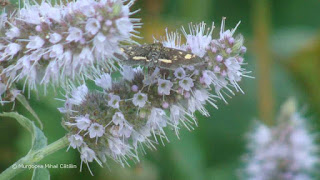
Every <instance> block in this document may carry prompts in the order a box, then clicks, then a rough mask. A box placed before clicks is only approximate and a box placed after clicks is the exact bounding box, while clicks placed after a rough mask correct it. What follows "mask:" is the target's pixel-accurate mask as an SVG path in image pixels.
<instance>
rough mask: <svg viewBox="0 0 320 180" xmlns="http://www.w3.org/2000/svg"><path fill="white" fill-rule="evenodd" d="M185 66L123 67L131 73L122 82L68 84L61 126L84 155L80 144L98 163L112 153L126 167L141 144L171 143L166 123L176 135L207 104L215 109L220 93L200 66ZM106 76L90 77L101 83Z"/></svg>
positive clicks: (188, 127)
mask: <svg viewBox="0 0 320 180" xmlns="http://www.w3.org/2000/svg"><path fill="white" fill-rule="evenodd" d="M181 68H182V67H181ZM181 68H180V69H179V70H178V71H175V70H165V69H159V68H155V69H153V68H149V70H148V73H147V74H144V72H145V70H142V69H141V67H137V68H132V67H127V68H123V71H130V73H132V72H133V76H132V77H131V78H128V77H127V76H126V74H128V73H125V72H123V73H122V74H124V76H123V77H122V78H121V79H120V80H118V81H113V82H112V86H108V87H111V88H103V90H102V91H89V90H88V89H87V88H86V86H85V85H81V86H79V87H74V86H70V87H71V89H70V90H69V93H67V96H66V100H65V106H64V107H62V108H59V110H60V111H61V112H62V113H64V114H65V117H64V122H63V124H64V126H65V128H66V129H67V130H68V131H69V132H70V133H69V141H70V147H72V148H76V149H78V150H79V152H80V153H82V148H86V149H87V148H90V149H91V150H92V151H93V152H94V155H95V157H96V158H97V160H98V161H101V162H103V163H106V162H107V158H106V157H108V158H111V159H113V160H115V161H116V162H118V163H120V164H121V165H122V166H124V165H127V164H128V163H127V160H129V159H130V160H134V161H139V158H138V152H140V151H142V152H144V150H143V146H146V147H148V148H152V149H154V148H155V144H158V143H162V144H164V143H165V141H169V139H168V137H167V136H166V133H165V128H166V127H171V129H173V130H175V132H176V134H177V136H178V135H179V130H180V129H181V127H180V126H181V125H182V126H185V127H186V128H187V129H188V130H192V129H193V126H194V125H197V121H196V118H195V116H194V113H195V111H197V110H199V111H200V113H202V114H203V115H205V116H209V113H208V111H207V110H206V108H205V104H206V103H207V102H208V103H209V104H210V105H212V106H214V107H216V105H215V104H214V103H215V100H216V99H217V98H218V97H217V96H215V95H213V94H210V93H209V91H208V90H209V89H208V88H207V86H206V85H204V84H203V83H201V82H200V77H201V74H200V73H199V72H198V71H199V70H195V69H194V68H191V67H188V68H182V69H181ZM130 73H129V74H130ZM177 74H179V76H178V77H179V78H181V77H183V78H182V79H179V78H177V77H176V76H177ZM105 76H106V75H105V74H103V75H101V76H100V77H98V76H97V77H96V80H95V79H92V80H93V81H95V82H97V80H101V79H102V77H105ZM150 78H151V79H152V80H150ZM146 79H148V80H146ZM184 80H186V83H185V84H183V85H181V83H180V81H184ZM97 85H98V86H99V84H97ZM132 87H134V88H132ZM102 127H103V128H102ZM75 135H78V136H75ZM79 136H80V137H79ZM91 154H93V153H91ZM91 160H93V159H92V158H91V159H90V158H89V159H88V160H87V161H83V162H91Z"/></svg>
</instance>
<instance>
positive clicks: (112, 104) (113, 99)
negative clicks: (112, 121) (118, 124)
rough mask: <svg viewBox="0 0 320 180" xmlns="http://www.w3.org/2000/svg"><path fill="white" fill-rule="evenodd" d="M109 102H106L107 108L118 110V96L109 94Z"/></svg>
mask: <svg viewBox="0 0 320 180" xmlns="http://www.w3.org/2000/svg"><path fill="white" fill-rule="evenodd" d="M109 98H110V100H109V101H108V106H110V107H113V108H115V109H118V108H119V102H120V96H118V95H114V94H109Z"/></svg>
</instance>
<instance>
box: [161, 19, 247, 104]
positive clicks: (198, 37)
mask: <svg viewBox="0 0 320 180" xmlns="http://www.w3.org/2000/svg"><path fill="white" fill-rule="evenodd" d="M239 24H240V22H239V23H238V24H237V25H236V27H235V28H233V29H232V30H225V18H223V19H222V23H221V28H220V34H219V37H217V38H215V37H213V35H212V34H213V30H214V28H215V26H214V23H212V25H211V27H209V28H207V26H206V24H205V23H204V22H201V23H199V24H195V25H194V24H192V23H190V24H189V28H188V30H187V29H186V28H184V27H182V28H181V32H182V34H183V37H184V39H185V43H184V44H182V43H181V41H183V40H182V38H181V34H179V32H177V31H176V32H168V30H167V29H166V36H165V37H161V38H160V42H162V44H163V45H164V46H165V47H169V48H175V49H179V50H184V51H188V52H191V53H193V54H195V55H197V56H199V57H201V58H203V59H204V63H205V65H206V69H205V70H203V71H202V77H201V82H202V83H204V84H206V85H207V86H208V87H210V86H211V85H213V86H214V89H215V91H216V94H217V95H218V96H220V97H221V98H222V99H223V100H224V101H225V102H227V101H226V100H225V98H224V95H227V96H228V97H229V96H230V95H234V92H233V90H232V89H235V90H236V91H241V92H242V93H244V92H243V91H242V89H241V88H240V86H239V85H238V83H239V82H240V81H241V80H242V77H251V76H249V75H248V74H249V73H250V71H247V70H246V69H245V65H246V63H244V57H243V56H244V54H245V53H246V47H245V46H244V45H243V43H244V39H243V37H242V36H241V35H238V36H236V37H234V34H235V31H236V29H237V28H238V26H239ZM155 41H158V40H155ZM177 71H178V69H177ZM181 73H183V72H181ZM176 77H177V76H176ZM177 78H178V77H177Z"/></svg>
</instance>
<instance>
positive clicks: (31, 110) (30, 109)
mask: <svg viewBox="0 0 320 180" xmlns="http://www.w3.org/2000/svg"><path fill="white" fill-rule="evenodd" d="M16 99H17V100H18V101H19V102H20V103H21V104H22V105H23V106H24V107H25V108H26V109H27V110H28V111H29V112H30V113H31V114H32V116H33V117H34V118H36V120H37V121H38V123H39V126H40V129H43V124H42V122H41V120H40V118H39V117H38V115H37V113H36V112H35V111H34V110H33V109H32V107H31V106H30V104H29V102H28V100H27V99H26V98H25V97H24V95H22V94H19V95H17V97H16Z"/></svg>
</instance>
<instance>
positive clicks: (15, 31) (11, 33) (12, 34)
mask: <svg viewBox="0 0 320 180" xmlns="http://www.w3.org/2000/svg"><path fill="white" fill-rule="evenodd" d="M19 36H20V29H19V28H17V27H15V26H13V27H11V28H10V29H9V30H8V31H7V32H6V37H7V38H9V39H13V38H17V37H19Z"/></svg>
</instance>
